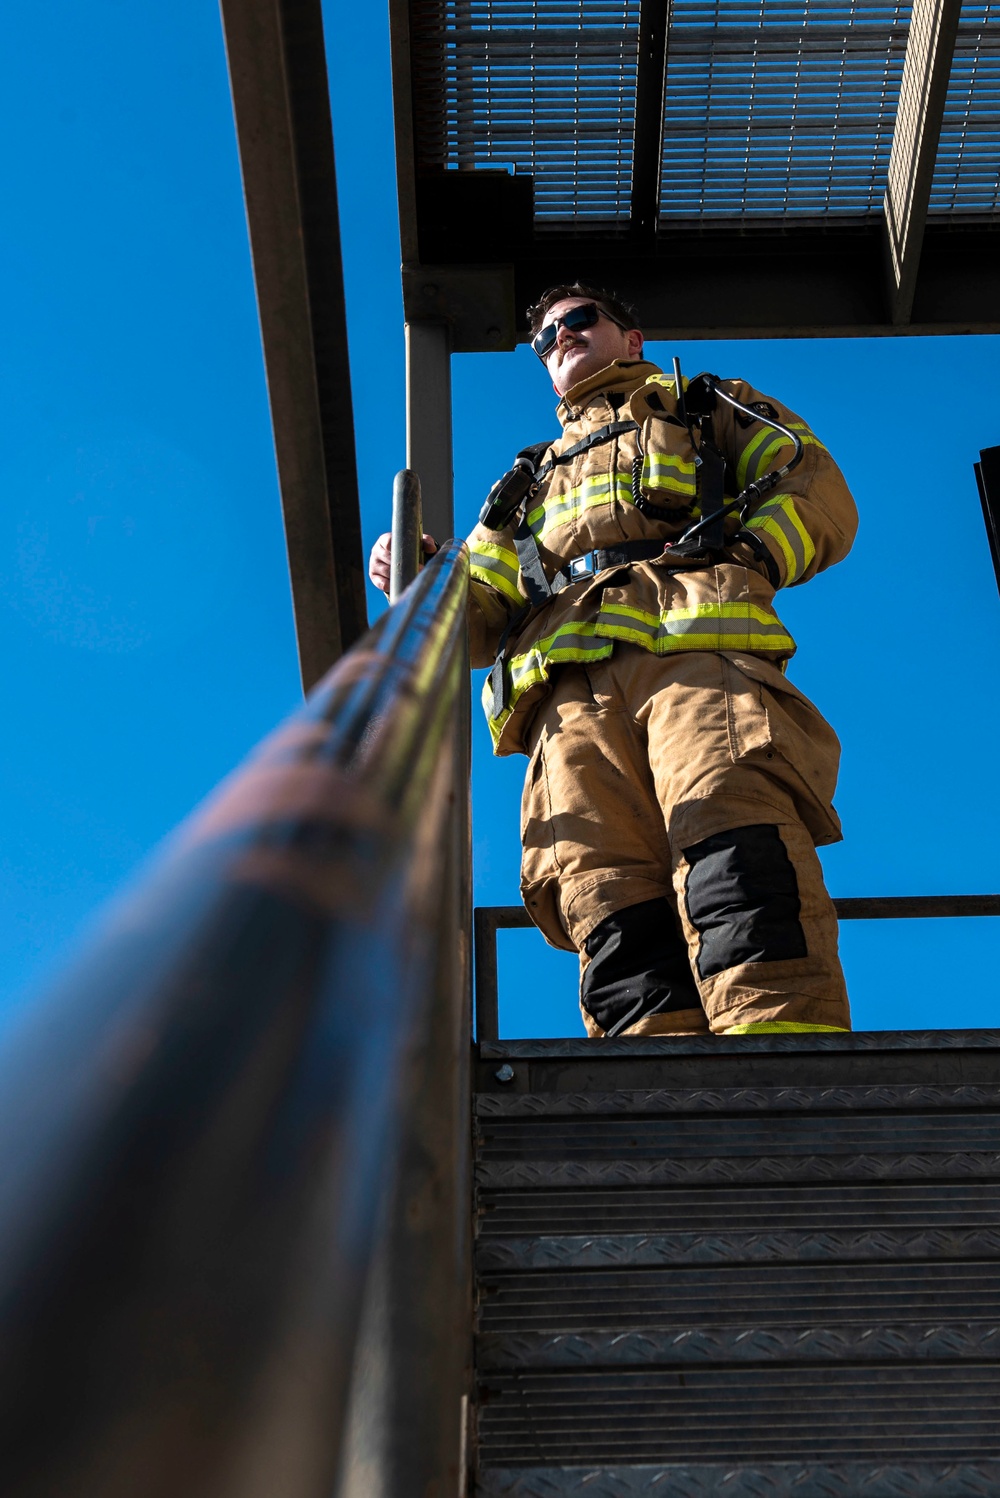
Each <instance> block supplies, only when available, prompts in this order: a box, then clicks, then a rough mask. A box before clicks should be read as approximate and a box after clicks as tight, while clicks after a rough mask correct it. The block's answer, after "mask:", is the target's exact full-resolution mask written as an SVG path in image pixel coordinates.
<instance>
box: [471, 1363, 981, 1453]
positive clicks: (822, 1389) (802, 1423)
mask: <svg viewBox="0 0 1000 1498" xmlns="http://www.w3.org/2000/svg"><path fill="white" fill-rule="evenodd" d="M483 1395H484V1396H485V1400H484V1403H483V1407H482V1413H481V1417H480V1424H479V1442H480V1445H479V1451H480V1461H481V1462H482V1463H483V1465H484V1466H490V1465H498V1466H499V1465H502V1466H527V1465H530V1464H531V1463H532V1462H534V1463H537V1464H539V1465H542V1464H544V1465H546V1466H548V1465H552V1466H564V1465H568V1464H570V1463H576V1464H580V1463H594V1464H608V1465H611V1464H613V1463H623V1462H647V1463H648V1462H651V1461H652V1462H655V1461H668V1462H684V1461H699V1460H700V1461H710V1460H716V1461H788V1460H797V1461H802V1460H816V1459H824V1458H826V1459H832V1458H836V1457H838V1456H839V1457H843V1458H851V1457H855V1458H857V1457H863V1456H880V1457H882V1458H884V1459H887V1460H891V1459H894V1458H896V1459H902V1460H905V1459H906V1458H907V1457H933V1456H937V1457H940V1458H945V1459H948V1460H961V1459H963V1458H964V1459H973V1458H982V1457H994V1458H1000V1422H998V1421H997V1408H998V1400H1000V1367H997V1366H996V1364H985V1365H984V1364H981V1363H976V1364H973V1365H971V1366H970V1365H962V1364H956V1365H954V1366H952V1367H950V1368H949V1369H948V1370H947V1377H942V1371H941V1369H940V1368H938V1367H935V1366H934V1365H933V1364H926V1365H916V1366H909V1367H908V1366H906V1365H900V1366H878V1365H877V1364H876V1365H872V1364H861V1363H841V1364H839V1365H838V1364H829V1365H823V1366H821V1367H816V1366H815V1365H813V1366H809V1365H805V1366H794V1367H790V1368H789V1367H780V1366H778V1367H774V1366H767V1365H764V1366H759V1365H753V1364H748V1365H745V1366H743V1367H740V1368H707V1369H706V1368H687V1369H684V1370H683V1371H681V1370H678V1369H665V1368H652V1367H651V1368H644V1369H634V1368H615V1369H606V1368H586V1369H580V1370H576V1371H568V1370H558V1369H556V1370H552V1369H544V1370H543V1369H539V1370H534V1369H531V1370H522V1371H520V1372H517V1373H514V1372H511V1373H502V1372H499V1371H497V1372H490V1373H488V1374H486V1375H485V1376H484V1379H483Z"/></svg>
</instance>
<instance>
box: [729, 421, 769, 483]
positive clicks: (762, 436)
mask: <svg viewBox="0 0 1000 1498" xmlns="http://www.w3.org/2000/svg"><path fill="white" fill-rule="evenodd" d="M770 436H771V428H770V427H764V428H763V430H762V431H759V432H758V433H757V434H756V436H754V437H751V438H750V441H749V442H748V443H747V445H746V447H745V448H744V449H743V451H742V452H741V453H740V461H739V462H738V463H737V465H736V483H737V487H738V488H740V489H744V488H746V482H747V469H748V468H749V467H750V460H751V459H752V458H753V455H754V453H755V452H757V450H758V448H760V447H761V446H762V445H763V444H764V443H765V442H766V441H767V439H768V438H769V437H770Z"/></svg>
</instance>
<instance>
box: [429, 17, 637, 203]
mask: <svg viewBox="0 0 1000 1498" xmlns="http://www.w3.org/2000/svg"><path fill="white" fill-rule="evenodd" d="M423 9H424V10H425V11H426V12H427V15H426V19H425V21H424V24H423V25H422V26H421V27H420V33H419V36H420V42H419V47H418V48H417V50H416V56H415V69H414V97H415V100H416V103H417V109H418V111H419V112H420V116H421V119H422V121H427V122H429V120H430V119H431V118H433V119H434V126H433V127H432V128H430V129H428V128H426V125H425V128H424V129H423V130H421V131H420V133H419V135H418V142H419V149H420V155H419V165H420V166H421V167H423V168H424V169H427V168H430V169H434V168H437V169H440V168H442V167H443V168H445V169H454V168H458V169H469V168H501V169H502V170H504V171H508V170H512V171H518V172H528V173H530V174H531V176H532V177H533V179H534V184H535V217H536V218H537V220H538V222H539V224H545V223H548V222H552V221H559V222H561V223H567V222H569V223H573V222H576V221H581V220H583V221H588V222H591V223H593V222H598V223H607V222H612V223H613V222H614V221H615V220H627V218H628V214H629V195H630V192H631V173H632V142H633V123H634V117H635V80H636V47H637V41H638V34H639V0H574V3H567V0H535V3H531V0H447V3H445V4H442V5H435V6H428V7H424V8H423Z"/></svg>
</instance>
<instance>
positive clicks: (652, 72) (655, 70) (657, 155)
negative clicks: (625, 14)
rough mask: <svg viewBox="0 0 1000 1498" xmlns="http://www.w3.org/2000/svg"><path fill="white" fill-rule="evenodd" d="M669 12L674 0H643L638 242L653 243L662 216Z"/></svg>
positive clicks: (635, 192)
mask: <svg viewBox="0 0 1000 1498" xmlns="http://www.w3.org/2000/svg"><path fill="white" fill-rule="evenodd" d="M669 13H670V0H642V5H641V7H640V10H639V46H638V56H637V58H636V78H635V135H634V139H633V143H632V210H631V230H632V235H633V237H634V238H636V239H644V240H652V238H653V236H654V235H655V233H656V220H657V218H658V216H659V202H660V160H661V155H662V145H663V110H664V98H663V95H664V90H665V88H666V81H667V19H668V16H669Z"/></svg>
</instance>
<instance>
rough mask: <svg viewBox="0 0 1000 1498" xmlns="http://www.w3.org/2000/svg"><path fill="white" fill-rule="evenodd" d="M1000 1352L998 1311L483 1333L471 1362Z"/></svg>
mask: <svg viewBox="0 0 1000 1498" xmlns="http://www.w3.org/2000/svg"><path fill="white" fill-rule="evenodd" d="M998 1357H1000V1323H998V1319H997V1317H995V1316H993V1317H980V1318H979V1319H975V1320H974V1319H970V1320H968V1321H965V1322H942V1321H940V1320H934V1321H931V1320H925V1321H909V1322H904V1321H899V1322H895V1323H891V1322H890V1323H884V1324H882V1323H876V1324H873V1323H872V1322H870V1321H867V1322H861V1321H848V1322H829V1321H824V1320H823V1319H822V1318H821V1317H816V1318H813V1319H810V1320H809V1321H800V1322H789V1323H784V1324H781V1323H771V1322H766V1323H764V1324H763V1325H762V1324H760V1323H759V1322H743V1323H736V1324H734V1325H731V1326H719V1325H716V1326H711V1325H706V1324H704V1323H702V1324H700V1325H698V1326H690V1325H685V1324H683V1323H678V1324H674V1325H665V1326H661V1327H657V1326H653V1325H649V1324H646V1323H644V1324H643V1325H642V1326H640V1327H632V1328H629V1327H617V1328H615V1329H613V1330H608V1331H604V1332H600V1331H592V1330H589V1329H588V1330H585V1331H578V1332H555V1333H553V1332H527V1331H517V1332H505V1333H501V1332H484V1333H481V1334H480V1335H479V1337H478V1338H477V1350H476V1363H477V1367H478V1368H479V1369H480V1370H481V1371H484V1372H493V1371H495V1370H510V1369H528V1368H530V1369H538V1368H569V1369H573V1368H602V1369H605V1370H607V1369H612V1368H615V1369H617V1368H626V1367H635V1368H641V1367H648V1366H650V1365H651V1364H656V1365H658V1366H660V1367H664V1368H665V1367H668V1366H669V1367H675V1366H678V1365H683V1366H684V1367H688V1366H690V1365H691V1364H700V1365H702V1366H704V1365H705V1364H708V1363H717V1364H720V1365H721V1364H737V1363H765V1362H772V1363H773V1362H778V1361H780V1362H813V1363H818V1362H824V1361H829V1360H830V1359H841V1360H843V1359H851V1360H854V1361H857V1360H864V1361H870V1360H872V1359H877V1360H879V1361H881V1362H894V1361H895V1362H898V1361H900V1360H903V1361H905V1360H910V1361H924V1360H926V1359H928V1358H930V1359H934V1360H936V1361H939V1362H945V1361H951V1360H953V1359H955V1358H966V1359H968V1358H987V1359H996V1358H998Z"/></svg>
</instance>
